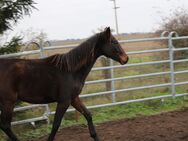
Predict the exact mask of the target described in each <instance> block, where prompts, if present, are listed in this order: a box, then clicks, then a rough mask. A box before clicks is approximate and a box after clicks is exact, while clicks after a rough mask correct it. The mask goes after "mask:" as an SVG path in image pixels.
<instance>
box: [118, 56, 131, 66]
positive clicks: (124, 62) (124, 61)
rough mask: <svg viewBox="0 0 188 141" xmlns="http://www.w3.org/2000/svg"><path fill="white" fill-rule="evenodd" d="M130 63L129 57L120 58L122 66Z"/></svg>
mask: <svg viewBox="0 0 188 141" xmlns="http://www.w3.org/2000/svg"><path fill="white" fill-rule="evenodd" d="M128 61H129V57H128V56H127V55H121V56H120V61H119V62H120V64H121V65H124V64H126V63H127V62H128Z"/></svg>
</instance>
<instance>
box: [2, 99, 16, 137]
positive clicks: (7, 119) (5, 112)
mask: <svg viewBox="0 0 188 141" xmlns="http://www.w3.org/2000/svg"><path fill="white" fill-rule="evenodd" d="M13 108H14V103H11V102H7V103H6V104H3V105H2V107H1V115H0V128H1V129H2V130H3V131H4V132H5V133H6V134H7V136H8V137H9V138H10V139H11V140H12V141H18V139H17V137H16V136H15V134H14V133H13V132H12V130H11V120H12V113H13Z"/></svg>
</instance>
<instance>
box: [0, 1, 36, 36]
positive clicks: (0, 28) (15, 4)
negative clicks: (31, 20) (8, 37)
mask: <svg viewBox="0 0 188 141" xmlns="http://www.w3.org/2000/svg"><path fill="white" fill-rule="evenodd" d="M34 4H35V2H34V1H33V0H0V34H3V32H4V31H6V30H8V29H11V28H12V23H17V22H18V20H20V19H21V18H23V16H24V15H30V13H31V12H32V11H31V10H32V9H33V8H35V7H34ZM35 9H36V8H35Z"/></svg>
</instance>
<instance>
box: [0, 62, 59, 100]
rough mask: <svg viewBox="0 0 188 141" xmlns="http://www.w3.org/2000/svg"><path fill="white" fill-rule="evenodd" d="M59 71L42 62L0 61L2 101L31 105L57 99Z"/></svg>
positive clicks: (0, 95) (0, 92) (0, 94)
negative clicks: (13, 99)
mask: <svg viewBox="0 0 188 141" xmlns="http://www.w3.org/2000/svg"><path fill="white" fill-rule="evenodd" d="M58 75H60V73H59V71H58V70H57V69H55V68H54V67H51V66H50V65H47V64H45V63H44V62H42V61H40V60H24V59H23V60H22V59H0V99H2V97H3V98H6V99H7V100H8V99H12V98H11V97H13V98H18V99H20V100H23V101H27V102H31V103H43V102H44V103H45V101H46V102H51V101H54V100H55V99H56V93H57V91H58V87H59V82H58Z"/></svg>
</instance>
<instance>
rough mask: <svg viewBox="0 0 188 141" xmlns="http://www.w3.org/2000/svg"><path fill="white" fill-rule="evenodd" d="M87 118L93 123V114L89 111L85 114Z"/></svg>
mask: <svg viewBox="0 0 188 141" xmlns="http://www.w3.org/2000/svg"><path fill="white" fill-rule="evenodd" d="M85 117H86V119H87V121H88V122H91V121H92V114H91V113H90V112H89V111H88V112H87V113H86V114H85Z"/></svg>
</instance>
